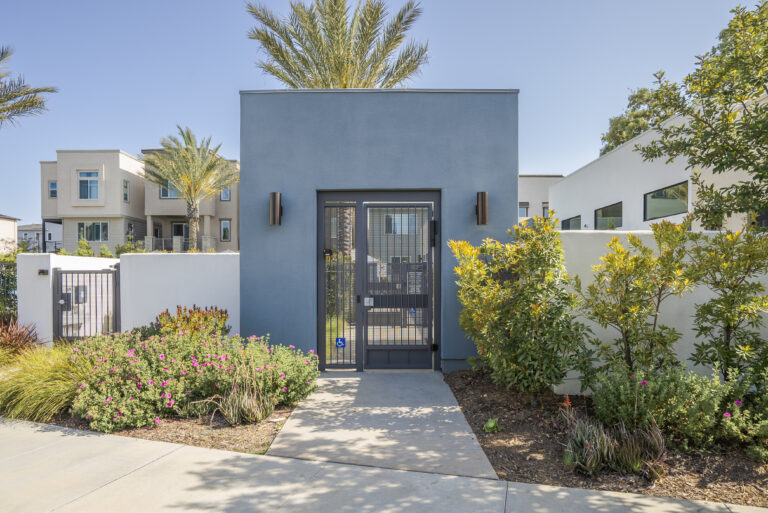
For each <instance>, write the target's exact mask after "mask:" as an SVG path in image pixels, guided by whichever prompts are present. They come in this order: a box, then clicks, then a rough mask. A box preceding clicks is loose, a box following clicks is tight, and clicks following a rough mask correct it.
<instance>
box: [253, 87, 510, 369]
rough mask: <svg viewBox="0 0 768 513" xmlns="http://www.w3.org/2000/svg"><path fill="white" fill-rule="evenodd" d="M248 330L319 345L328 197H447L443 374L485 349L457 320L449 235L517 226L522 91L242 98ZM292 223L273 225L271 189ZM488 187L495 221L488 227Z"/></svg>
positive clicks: (478, 234) (498, 232) (471, 235)
mask: <svg viewBox="0 0 768 513" xmlns="http://www.w3.org/2000/svg"><path fill="white" fill-rule="evenodd" d="M240 100H241V118H240V119H241V121H240V122H241V134H240V135H241V146H240V147H241V150H240V162H241V178H240V180H241V181H240V191H241V192H240V194H241V202H240V219H241V231H240V251H241V263H240V266H241V274H240V276H241V278H240V280H241V282H240V294H241V319H242V321H241V333H243V334H244V335H250V334H264V333H270V334H271V335H272V339H273V340H274V341H276V342H281V343H285V344H294V345H296V346H297V347H300V348H302V349H305V350H309V349H315V350H316V348H317V333H316V326H317V285H316V283H317V275H316V273H317V270H316V269H317V263H318V260H319V259H320V258H321V256H320V255H318V252H317V192H318V191H320V190H325V191H328V190H376V189H381V190H400V189H403V190H404V189H410V190H414V189H438V190H440V192H441V208H442V212H441V218H442V226H441V234H440V243H441V255H442V275H441V300H442V321H441V322H442V341H441V351H442V355H441V356H442V359H443V369H444V370H446V371H449V370H453V369H455V368H457V367H461V366H463V365H464V361H465V360H466V358H468V357H470V356H472V355H473V354H474V345H473V344H472V342H470V341H469V340H467V339H466V338H465V337H464V334H463V332H462V331H461V328H460V327H459V324H458V314H459V311H460V305H459V303H458V301H457V299H456V285H455V276H454V273H453V267H454V265H455V260H454V258H453V255H452V254H451V252H450V250H449V249H448V247H447V241H448V240H450V239H462V240H469V241H471V242H472V243H479V242H480V241H481V240H482V239H484V238H486V237H494V238H497V239H500V240H507V239H508V235H507V233H506V230H507V229H508V228H510V227H511V226H513V225H514V224H515V222H516V221H517V176H518V147H517V140H518V132H517V131H518V110H517V91H515V90H503V91H497V90H492V91H491V90H487V91H483V90H473V91H440V90H438V91H420V90H364V91H244V92H241V96H240ZM271 191H276V192H281V193H282V195H283V196H282V198H283V199H282V202H283V209H284V215H283V220H282V222H283V224H282V226H270V225H269V193H270V192H271ZM477 191H488V198H489V200H488V202H489V219H490V222H489V224H488V225H485V226H478V225H477V224H476V218H475V211H474V205H475V199H476V193H477Z"/></svg>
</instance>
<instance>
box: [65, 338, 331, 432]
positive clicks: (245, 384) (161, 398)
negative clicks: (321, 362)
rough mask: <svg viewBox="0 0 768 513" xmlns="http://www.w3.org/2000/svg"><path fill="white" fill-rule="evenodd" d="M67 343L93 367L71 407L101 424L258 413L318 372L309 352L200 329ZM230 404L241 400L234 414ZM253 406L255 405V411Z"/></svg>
mask: <svg viewBox="0 0 768 513" xmlns="http://www.w3.org/2000/svg"><path fill="white" fill-rule="evenodd" d="M185 331H186V330H185ZM71 350H72V356H71V358H72V360H73V361H79V362H82V361H85V362H87V365H88V366H89V367H90V368H91V369H92V372H91V374H90V375H89V376H88V377H87V378H86V379H84V380H83V381H82V383H80V385H79V388H78V391H77V397H76V398H75V400H74V404H73V407H72V411H73V413H74V414H75V415H77V416H79V417H81V418H84V419H87V420H88V421H89V422H90V425H91V427H92V428H93V429H96V430H99V431H105V432H110V431H115V430H119V429H124V428H129V427H138V426H144V425H147V424H160V423H162V419H163V418H166V417H170V416H177V415H181V416H185V415H189V414H192V413H210V412H212V411H218V412H220V413H222V414H223V415H224V416H225V418H226V419H227V420H228V421H229V422H233V423H239V422H240V421H242V420H245V421H254V420H260V419H261V418H263V417H264V416H265V415H264V414H263V412H271V408H273V407H274V405H275V404H280V403H285V404H289V403H292V402H295V401H297V400H299V399H302V398H304V397H306V396H307V395H308V394H309V392H311V391H312V390H313V389H314V387H315V385H316V379H317V375H318V371H317V358H316V356H315V355H314V354H313V353H310V354H304V353H302V352H301V351H298V350H295V349H294V348H292V347H291V348H285V347H282V346H273V345H270V344H269V342H268V340H261V339H259V338H257V337H251V338H250V339H248V340H243V339H241V338H237V337H235V338H222V337H219V336H218V335H217V334H216V333H209V332H207V331H203V332H199V333H194V332H193V333H186V332H182V333H181V334H174V335H167V336H151V337H149V338H143V337H142V336H141V333H139V332H136V333H133V334H120V335H113V336H108V337H96V338H93V339H90V340H87V341H83V342H82V343H80V344H76V345H74V346H73V347H72V349H71ZM246 396H247V397H250V400H251V402H250V403H247V401H246V399H244V398H245V397H246ZM257 396H258V404H256V403H255V402H254V401H255V399H254V397H257ZM225 403H227V404H228V405H229V406H228V407H227V408H224V407H223V405H224V404H225ZM233 404H240V405H241V406H240V407H239V410H238V413H237V414H236V415H235V414H229V413H228V412H232V411H233V406H232V405H233ZM225 410H226V412H225ZM257 410H258V411H261V412H262V413H260V414H254V413H253V412H255V411H257ZM266 414H267V415H268V413H266Z"/></svg>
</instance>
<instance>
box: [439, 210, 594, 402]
mask: <svg viewBox="0 0 768 513" xmlns="http://www.w3.org/2000/svg"><path fill="white" fill-rule="evenodd" d="M531 223H532V224H531V226H522V225H518V226H515V228H514V231H512V230H510V233H511V234H513V236H514V239H515V240H514V243H506V244H504V243H501V242H498V241H495V240H493V239H486V240H484V241H483V243H482V245H481V246H479V247H475V246H472V245H471V244H470V243H469V242H465V241H450V242H449V243H448V244H449V246H450V248H451V250H452V251H453V254H454V255H455V256H456V258H457V260H458V262H459V265H458V267H456V268H455V271H456V275H457V276H458V282H457V283H458V285H459V293H458V295H459V301H460V302H461V304H462V306H463V310H462V311H461V314H460V317H459V322H460V324H461V327H462V328H463V329H464V332H465V333H466V334H467V335H468V336H469V337H470V338H471V339H472V340H474V341H475V343H476V345H477V351H478V354H479V355H480V357H481V358H482V360H483V361H484V362H485V363H487V365H488V366H489V367H490V369H491V371H492V378H493V380H494V381H495V382H497V383H501V384H503V385H505V386H506V387H508V388H511V387H515V388H517V389H518V390H520V391H522V392H525V393H537V392H541V391H543V390H545V389H546V388H548V387H551V386H553V385H557V384H559V383H561V382H562V380H563V378H564V377H565V374H566V372H567V371H568V370H570V369H572V368H574V367H575V366H576V364H577V358H578V355H579V354H580V353H581V350H582V348H583V344H584V337H585V333H586V328H585V327H584V325H582V324H581V323H578V322H576V321H574V319H573V318H572V316H571V310H572V308H573V307H574V306H575V302H576V297H575V295H574V294H572V293H570V292H568V291H567V290H566V287H567V285H568V275H567V274H566V272H565V257H564V254H563V248H562V245H561V242H560V235H559V232H558V231H557V220H556V219H554V218H549V219H544V218H541V217H534V218H532V221H531Z"/></svg>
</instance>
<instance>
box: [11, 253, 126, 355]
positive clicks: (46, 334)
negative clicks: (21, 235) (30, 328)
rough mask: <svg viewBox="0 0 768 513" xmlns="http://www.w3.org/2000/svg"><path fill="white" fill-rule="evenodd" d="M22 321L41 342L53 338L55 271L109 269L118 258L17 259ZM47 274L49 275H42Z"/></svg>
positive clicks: (48, 256) (49, 256) (37, 255)
mask: <svg viewBox="0 0 768 513" xmlns="http://www.w3.org/2000/svg"><path fill="white" fill-rule="evenodd" d="M16 262H17V264H16V265H17V267H16V269H17V272H18V275H17V295H18V298H19V322H20V323H22V324H34V325H35V328H36V329H37V336H38V337H39V338H40V340H42V341H44V342H46V343H50V342H51V340H52V339H53V273H52V272H51V269H53V268H56V267H58V268H59V269H63V270H78V271H80V270H94V269H109V268H110V267H111V266H113V265H114V264H116V263H117V262H118V260H117V259H116V258H93V257H76V256H63V255H56V254H52V253H22V254H19V255H18V257H17V259H16ZM40 271H44V273H45V274H40Z"/></svg>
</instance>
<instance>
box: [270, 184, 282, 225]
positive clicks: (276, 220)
mask: <svg viewBox="0 0 768 513" xmlns="http://www.w3.org/2000/svg"><path fill="white" fill-rule="evenodd" d="M282 217H283V203H282V201H281V194H280V193H279V192H270V193H269V224H270V225H272V226H280V225H281V224H282V222H281V221H282Z"/></svg>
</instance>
